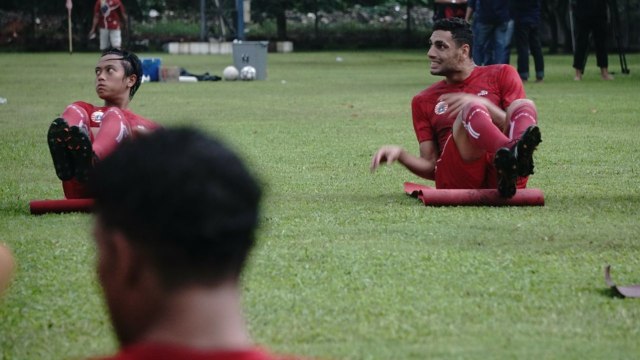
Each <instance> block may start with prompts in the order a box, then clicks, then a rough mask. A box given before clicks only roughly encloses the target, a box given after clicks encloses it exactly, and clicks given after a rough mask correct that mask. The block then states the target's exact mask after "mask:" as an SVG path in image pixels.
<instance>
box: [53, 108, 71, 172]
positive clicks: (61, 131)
mask: <svg viewBox="0 0 640 360" xmlns="http://www.w3.org/2000/svg"><path fill="white" fill-rule="evenodd" d="M69 138H70V135H69V125H68V124H67V122H66V121H65V120H64V119H62V118H57V119H55V120H53V122H52V123H51V125H50V126H49V131H48V132H47V144H48V145H49V151H50V152H51V159H52V160H53V167H54V168H55V169H56V175H57V176H58V178H59V179H60V180H62V181H65V180H70V179H71V178H72V177H73V175H74V174H75V169H74V166H73V159H72V158H71V155H70V154H69V153H68V152H67V141H68V140H69Z"/></svg>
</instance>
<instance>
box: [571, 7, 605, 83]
mask: <svg viewBox="0 0 640 360" xmlns="http://www.w3.org/2000/svg"><path fill="white" fill-rule="evenodd" d="M592 33H593V40H594V43H595V46H596V63H597V65H598V67H599V68H606V67H609V59H608V58H607V18H606V14H603V15H602V17H600V18H586V19H580V18H576V44H575V45H576V49H575V53H574V54H573V67H574V68H575V69H576V70H580V72H582V73H584V67H585V65H586V63H587V55H588V52H589V35H591V34H592Z"/></svg>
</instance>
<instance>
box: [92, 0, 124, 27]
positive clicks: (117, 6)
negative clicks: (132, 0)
mask: <svg viewBox="0 0 640 360" xmlns="http://www.w3.org/2000/svg"><path fill="white" fill-rule="evenodd" d="M93 12H94V14H96V15H98V16H99V17H100V19H99V20H98V25H99V26H100V27H101V28H103V29H109V30H114V29H119V28H120V12H122V13H124V7H123V6H122V3H121V2H120V0H97V1H96V5H95V6H94V7H93Z"/></svg>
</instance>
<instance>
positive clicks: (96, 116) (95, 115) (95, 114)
mask: <svg viewBox="0 0 640 360" xmlns="http://www.w3.org/2000/svg"><path fill="white" fill-rule="evenodd" d="M103 116H104V113H103V112H102V111H100V110H97V111H94V112H93V113H92V114H91V120H93V121H95V122H97V123H99V122H101V121H102V117H103Z"/></svg>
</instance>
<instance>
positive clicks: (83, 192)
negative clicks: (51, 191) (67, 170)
mask: <svg viewBox="0 0 640 360" xmlns="http://www.w3.org/2000/svg"><path fill="white" fill-rule="evenodd" d="M62 190H63V191H64V197H65V198H67V199H87V198H90V197H91V195H90V194H89V187H88V186H87V184H85V183H81V182H79V181H78V180H76V179H75V178H73V179H71V180H66V181H63V182H62Z"/></svg>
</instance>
